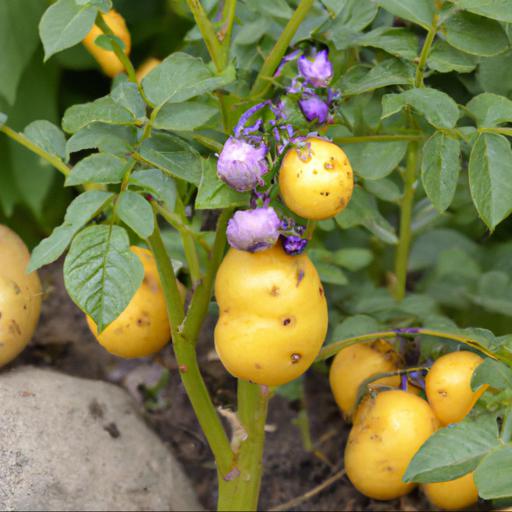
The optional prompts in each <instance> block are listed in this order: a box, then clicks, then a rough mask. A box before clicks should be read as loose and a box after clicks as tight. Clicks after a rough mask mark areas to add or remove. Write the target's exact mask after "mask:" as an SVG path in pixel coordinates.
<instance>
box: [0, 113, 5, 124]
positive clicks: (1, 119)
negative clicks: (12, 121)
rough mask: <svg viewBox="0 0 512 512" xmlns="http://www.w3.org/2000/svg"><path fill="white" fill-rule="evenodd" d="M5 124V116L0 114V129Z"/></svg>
mask: <svg viewBox="0 0 512 512" xmlns="http://www.w3.org/2000/svg"><path fill="white" fill-rule="evenodd" d="M6 122H7V115H6V114H4V113H3V112H0V127H2V126H3V125H4V124H5V123H6Z"/></svg>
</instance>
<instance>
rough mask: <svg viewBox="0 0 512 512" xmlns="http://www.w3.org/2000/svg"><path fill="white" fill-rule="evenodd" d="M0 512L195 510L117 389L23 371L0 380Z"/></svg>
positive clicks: (188, 491)
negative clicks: (15, 511)
mask: <svg viewBox="0 0 512 512" xmlns="http://www.w3.org/2000/svg"><path fill="white" fill-rule="evenodd" d="M0 404H1V416H0V439H1V442H0V510H9V511H10V510H31V511H42V510H56V511H57V510H59V511H60V510H70V511H71V510H84V511H89V510H90V511H92V510H137V511H145V510H166V511H178V510H199V509H200V507H199V504H198V502H197V501H196V497H195V495H194V493H193V491H192V488H191V486H190V484H189V482H188V481H187V479H186V477H185V476H184V474H183V473H182V471H181V468H180V467H179V466H178V464H177V462H176V461H175V460H174V458H173V456H172V455H171V453H170V452H169V451H168V449H167V447H166V446H165V445H164V444H163V443H162V442H161V441H160V439H159V438H158V437H157V436H156V435H155V434H154V433H153V432H152V431H151V430H150V429H149V428H148V427H147V426H146V424H145V423H144V421H143V420H142V419H141V418H140V417H139V415H138V413H137V412H136V410H135V409H134V406H133V402H132V400H131V398H130V397H129V395H128V394H127V393H126V392H125V391H123V390H122V389H120V388H118V387H116V386H114V385H111V384H108V383H105V382H101V381H91V380H85V379H79V378H75V377H70V376H67V375H64V374H61V373H57V372H54V371H50V370H42V369H37V368H32V367H22V368H18V369H16V370H13V371H10V372H6V373H1V374H0Z"/></svg>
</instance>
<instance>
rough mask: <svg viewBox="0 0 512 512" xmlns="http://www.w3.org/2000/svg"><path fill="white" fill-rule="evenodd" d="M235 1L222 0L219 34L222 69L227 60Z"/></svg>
mask: <svg viewBox="0 0 512 512" xmlns="http://www.w3.org/2000/svg"><path fill="white" fill-rule="evenodd" d="M236 1H237V0H225V1H224V9H223V11H222V20H223V23H222V29H221V31H220V34H219V35H220V38H221V41H222V43H221V45H222V61H221V65H222V69H224V68H225V67H226V66H227V65H228V62H229V47H230V45H231V32H232V30H233V23H234V21H235V13H236Z"/></svg>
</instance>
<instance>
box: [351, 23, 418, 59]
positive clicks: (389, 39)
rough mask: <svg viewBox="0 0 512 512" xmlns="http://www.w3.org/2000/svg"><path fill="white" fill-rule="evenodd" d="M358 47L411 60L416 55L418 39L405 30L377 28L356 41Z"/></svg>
mask: <svg viewBox="0 0 512 512" xmlns="http://www.w3.org/2000/svg"><path fill="white" fill-rule="evenodd" d="M355 43H356V44H357V45H358V46H370V47H373V48H380V49H381V50H384V51H386V52H388V53H390V54H391V55H394V56H395V57H401V58H402V59H406V60H413V59H415V58H416V57H417V55H418V38H417V37H416V35H415V34H413V33H412V32H410V31H409V30H407V29H405V28H396V27H379V28H376V29H374V30H372V31H371V32H366V33H364V34H362V35H361V36H360V37H359V38H357V39H356V41H355Z"/></svg>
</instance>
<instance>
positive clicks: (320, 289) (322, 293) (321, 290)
mask: <svg viewBox="0 0 512 512" xmlns="http://www.w3.org/2000/svg"><path fill="white" fill-rule="evenodd" d="M318 291H319V292H320V297H323V296H324V289H323V288H322V287H321V286H320V288H318Z"/></svg>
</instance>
